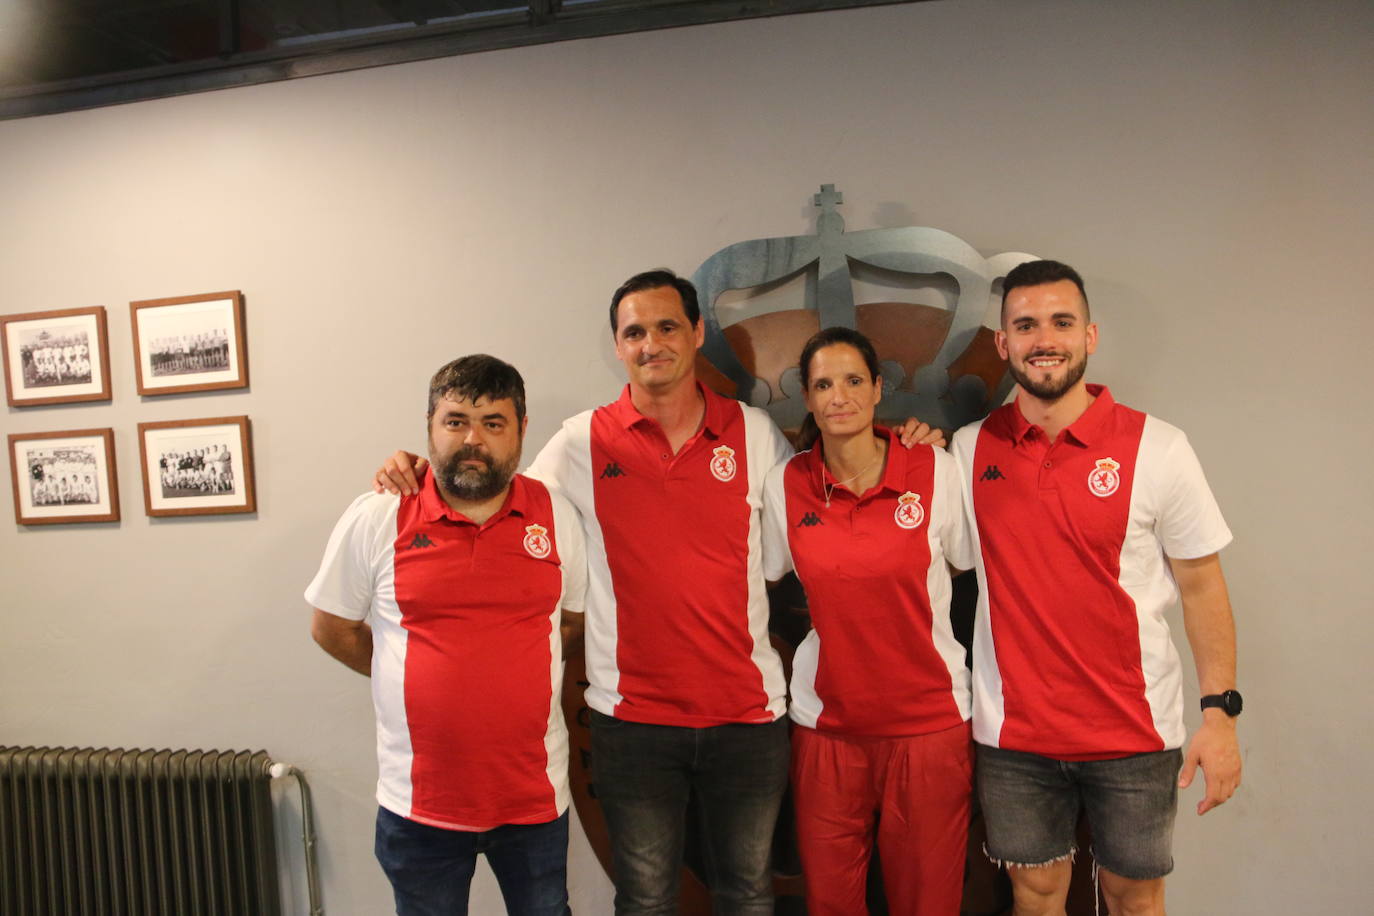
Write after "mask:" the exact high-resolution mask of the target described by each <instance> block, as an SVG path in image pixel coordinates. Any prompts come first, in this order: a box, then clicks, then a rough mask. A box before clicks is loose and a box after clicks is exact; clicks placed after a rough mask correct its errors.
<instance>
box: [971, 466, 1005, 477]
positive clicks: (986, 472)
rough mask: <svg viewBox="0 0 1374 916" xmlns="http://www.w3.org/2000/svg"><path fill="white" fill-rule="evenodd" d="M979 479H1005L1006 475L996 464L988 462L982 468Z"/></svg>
mask: <svg viewBox="0 0 1374 916" xmlns="http://www.w3.org/2000/svg"><path fill="white" fill-rule="evenodd" d="M978 479H979V480H1006V479H1007V475H1005V474H1003V473H1002V472H1001V471H1000V470H998V468H997V465H995V464H990V465H988V466H987V467H986V468H984V469H983V476H982V477H979V478H978Z"/></svg>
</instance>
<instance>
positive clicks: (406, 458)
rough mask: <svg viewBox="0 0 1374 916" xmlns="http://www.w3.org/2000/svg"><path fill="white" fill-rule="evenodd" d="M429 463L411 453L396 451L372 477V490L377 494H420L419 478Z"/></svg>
mask: <svg viewBox="0 0 1374 916" xmlns="http://www.w3.org/2000/svg"><path fill="white" fill-rule="evenodd" d="M427 467H429V462H428V461H426V460H425V459H424V458H421V457H420V456H419V455H416V454H414V453H413V452H407V451H398V452H396V453H395V454H393V455H392V456H391V457H390V458H388V459H387V460H386V463H385V464H383V465H382V466H381V468H380V469H378V471H377V473H376V474H374V475H372V489H373V490H375V491H376V492H378V493H394V494H400V495H402V496H414V495H415V494H416V493H419V492H420V478H421V477H423V476H424V473H425V468H427Z"/></svg>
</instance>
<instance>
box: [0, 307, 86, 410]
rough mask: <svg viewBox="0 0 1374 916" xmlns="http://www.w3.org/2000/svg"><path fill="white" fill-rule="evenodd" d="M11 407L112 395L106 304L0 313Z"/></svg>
mask: <svg viewBox="0 0 1374 916" xmlns="http://www.w3.org/2000/svg"><path fill="white" fill-rule="evenodd" d="M0 344H2V346H0V349H3V351H4V362H5V396H6V398H7V400H8V401H9V405H10V406H11V407H41V406H44V405H47V404H69V403H75V402H79V401H108V400H110V344H109V337H108V334H107V332H106V328H105V309H104V307H103V306H99V305H96V306H90V307H88V308H74V309H54V310H50V311H46V312H27V313H24V314H20V315H3V316H0Z"/></svg>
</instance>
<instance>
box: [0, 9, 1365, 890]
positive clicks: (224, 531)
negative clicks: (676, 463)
mask: <svg viewBox="0 0 1374 916" xmlns="http://www.w3.org/2000/svg"><path fill="white" fill-rule="evenodd" d="M1372 10H1374V7H1371V6H1370V5H1369V4H1368V3H1365V2H1359V0H1351V2H1344V3H1342V2H1313V3H1296V2H1295V3H1275V2H1270V3H1254V2H1230V3H1226V2H1218V3H1207V4H1197V3H1191V2H1174V3H1148V4H1147V3H1117V4H1110V5H1106V4H1098V3H1091V2H1068V0H1056V2H1050V0H1043V2H1027V3H991V2H980V0H961V2H957V3H955V2H943V3H922V4H916V5H911V6H899V7H888V8H879V9H870V10H863V11H855V12H845V13H832V14H822V15H811V16H802V17H791V18H786V19H773V20H760V21H754V22H747V23H736V24H728V25H720V26H711V27H701V28H692V29H681V30H675V31H669V32H660V33H655V34H648V35H638V36H627V37H616V38H605V39H598V40H593V41H583V42H576V43H565V44H557V45H550V46H545V47H537V48H528V49H522V50H514V51H504V52H497V53H490V54H482V55H475V56H469V57H462V58H452V59H447V60H438V61H430V62H425V63H416V64H407V65H403V66H396V67H391V68H386V69H379V70H372V71H366V72H358V73H348V74H341V75H334V76H326V77H319V78H313V79H306V80H298V81H294V82H288V83H278V84H274V85H267V86H259V87H253V88H246V89H239V90H230V91H222V92H215V93H210V94H204V95H197V96H192V97H186V98H180V99H168V100H162V101H153V102H145V103H140V104H136V105H129V106H124V107H118V108H107V109H103V110H98V111H89V112H78V113H72V114H64V115H58V116H53V117H45V118H37V119H32V120H24V121H11V122H7V123H3V124H0V201H3V202H4V209H3V217H0V311H3V312H5V313H10V312H21V311H31V310H37V309H48V308H63V307H74V306H80V305H90V304H103V305H105V306H106V307H107V308H108V309H109V317H110V345H111V350H112V362H113V385H114V392H115V395H114V401H113V403H111V404H100V405H95V406H73V407H59V408H48V409H28V410H23V411H16V410H12V409H11V410H8V412H7V413H6V414H5V415H4V426H5V430H6V431H38V430H49V429H70V428H78V427H89V426H111V427H113V428H114V429H115V435H116V449H117V454H118V465H119V478H120V480H119V482H120V489H121V491H122V496H123V500H122V501H123V513H124V521H123V522H121V523H120V524H119V525H117V526H111V525H107V526H79V527H64V526H57V527H49V528H47V529H36V528H35V529H28V528H20V527H18V526H12V525H10V524H8V523H6V524H5V525H4V526H3V530H0V564H3V582H4V590H3V599H0V601H2V603H0V615H3V616H2V617H0V626H2V627H3V634H4V635H3V637H0V743H11V744H37V743H52V744H77V745H91V744H94V745H103V744H110V745H126V746H166V745H171V746H190V747H247V746H255V747H256V746H262V747H266V748H267V749H269V750H270V751H271V752H272V753H273V755H274V756H276V757H277V758H278V759H281V760H286V761H290V762H293V763H295V764H297V765H299V766H301V767H303V768H304V769H305V770H306V771H307V772H308V773H309V774H310V777H311V779H312V781H313V784H314V786H315V788H316V791H317V794H318V803H319V811H318V822H319V828H320V830H321V832H322V835H323V839H322V842H321V848H320V858H321V863H322V866H323V871H324V889H325V893H326V903H327V907H328V912H329V913H331V914H333V916H344V914H365V913H366V914H371V913H378V912H383V911H385V909H386V906H387V900H388V896H387V889H386V885H385V881H384V879H383V878H382V876H381V874H380V873H379V871H378V870H377V868H376V867H375V865H374V863H373V862H372V860H371V853H370V844H371V840H370V821H371V817H372V812H373V808H372V801H371V793H372V783H373V779H374V763H373V759H372V752H373V751H372V739H371V733H372V726H371V721H370V709H369V705H368V698H367V684H366V682H365V681H364V679H362V678H360V677H357V676H356V675H353V674H352V673H350V672H348V671H346V670H345V669H344V668H343V667H341V666H339V665H338V664H336V663H334V662H332V661H331V660H329V659H327V658H326V657H324V656H323V655H322V654H321V653H320V652H319V651H318V650H317V649H316V648H315V646H314V645H313V644H312V643H311V642H310V640H309V637H308V636H307V633H306V622H307V619H308V609H307V608H306V606H305V604H304V602H303V600H302V599H301V595H300V593H301V589H302V588H303V586H304V585H305V583H306V582H307V580H308V579H309V578H310V576H311V574H312V573H313V571H314V569H315V565H316V564H317V562H318V559H319V554H320V551H321V549H322V548H323V545H324V541H325V538H326V536H327V534H328V531H329V528H330V526H331V524H332V523H333V521H334V519H335V518H336V517H337V515H338V513H339V512H340V511H341V510H342V509H343V507H344V506H345V505H347V502H348V501H349V500H350V499H351V498H352V497H353V495H355V494H356V493H357V492H359V491H360V490H361V488H362V485H363V484H364V482H365V481H366V479H367V477H368V475H369V473H370V471H371V469H372V468H373V467H375V465H376V464H377V462H378V460H379V459H380V458H381V457H382V456H384V455H385V454H387V453H389V452H390V451H391V450H392V449H393V448H395V447H397V446H410V447H412V448H422V447H423V443H424V439H423V426H422V424H423V413H422V401H423V396H424V385H425V382H426V379H427V376H428V374H429V372H430V371H432V370H433V369H434V368H435V367H437V366H438V365H439V364H441V363H442V362H444V361H445V360H447V359H449V358H451V357H453V356H456V355H459V354H462V353H465V352H469V351H474V350H484V351H489V352H492V353H496V354H499V355H501V356H503V357H505V358H507V359H510V360H512V361H513V362H515V363H516V364H517V365H519V366H520V367H521V368H522V370H524V371H525V373H526V375H527V380H528V383H529V387H530V391H531V392H532V398H531V403H530V411H531V414H532V423H531V427H530V436H529V442H528V443H527V447H528V450H529V453H530V454H532V453H533V450H534V449H537V448H538V447H539V446H540V445H542V444H543V442H544V440H545V439H546V438H547V437H548V435H549V434H550V433H551V432H552V431H553V430H554V429H555V428H556V424H557V423H558V421H560V420H561V419H562V418H563V417H564V416H566V415H568V414H570V413H572V412H573V411H575V410H578V409H580V408H583V407H585V406H588V405H591V404H594V403H598V402H602V401H605V400H607V399H610V398H611V397H613V396H614V395H615V394H616V392H617V391H618V389H619V386H620V384H621V378H620V374H619V372H618V369H619V367H618V365H617V364H616V363H615V362H614V360H613V358H612V356H611V352H610V346H609V339H608V334H607V331H606V328H605V326H604V318H603V307H604V303H605V301H606V297H607V295H608V293H609V292H610V290H611V289H612V288H613V287H614V285H615V284H616V283H617V282H618V281H619V280H621V279H622V278H623V277H624V276H626V275H628V274H629V273H631V272H633V271H635V270H637V269H641V268H644V267H648V266H654V265H660V264H668V265H672V266H674V267H677V268H679V269H681V270H686V271H690V270H692V269H693V268H694V267H695V266H696V265H697V264H698V263H699V262H700V261H701V260H702V259H704V258H705V257H706V256H708V255H709V254H711V253H712V252H714V251H715V250H717V249H718V248H720V247H722V246H723V245H726V244H729V243H731V242H735V241H738V240H742V239H747V238H753V237H757V236H765V235H786V234H792V233H801V232H810V231H812V221H811V210H810V194H811V193H812V192H813V191H814V190H815V187H816V185H817V184H819V183H820V182H822V181H825V182H835V183H836V184H837V185H838V187H839V188H840V189H841V190H842V191H843V192H844V194H845V200H846V204H845V205H844V207H843V213H844V215H845V217H846V220H847V222H848V225H849V228H851V229H861V228H869V227H873V226H900V225H928V226H935V227H938V228H941V229H945V230H948V231H951V232H953V233H955V234H957V235H959V236H961V237H963V238H965V239H967V240H968V241H969V242H970V243H972V244H973V245H975V246H976V247H978V248H980V249H982V250H984V251H985V252H989V253H992V252H996V251H1002V250H1021V251H1030V252H1035V253H1037V254H1042V255H1047V256H1056V257H1060V258H1062V259H1064V260H1067V261H1070V262H1072V263H1074V264H1076V265H1078V266H1079V267H1080V268H1082V269H1083V271H1084V273H1085V274H1086V276H1087V279H1088V283H1089V288H1090V291H1091V293H1092V295H1093V302H1094V307H1095V317H1096V318H1097V319H1098V320H1099V322H1100V324H1101V326H1102V344H1101V347H1100V349H1099V352H1098V355H1097V356H1096V357H1095V359H1094V362H1093V366H1092V371H1091V375H1092V376H1093V377H1096V378H1097V379H1098V380H1106V381H1109V382H1111V383H1112V386H1113V390H1114V391H1115V393H1116V394H1117V396H1118V397H1119V398H1120V399H1121V400H1123V401H1125V402H1127V403H1129V404H1132V405H1134V406H1137V407H1141V408H1145V409H1148V410H1150V411H1152V412H1154V413H1156V414H1158V415H1160V416H1162V417H1163V418H1165V419H1168V420H1170V421H1171V422H1174V423H1176V424H1178V425H1180V426H1182V427H1183V428H1184V429H1186V430H1187V431H1188V432H1189V433H1190V435H1191V438H1192V440H1193V442H1194V444H1195V446H1196V448H1197V450H1198V452H1199V453H1200V455H1201V457H1202V460H1203V463H1204V465H1205V466H1206V468H1207V470H1208V472H1209V476H1210V478H1211V482H1212V485H1213V488H1214V489H1215V491H1216V493H1217V496H1218V498H1219V499H1220V501H1221V504H1222V507H1223V509H1224V510H1225V512H1226V514H1227V517H1228V520H1229V522H1230V524H1231V526H1232V528H1233V529H1234V530H1235V531H1236V533H1237V538H1236V542H1235V544H1234V545H1233V546H1231V547H1230V548H1228V549H1227V550H1226V551H1225V554H1224V563H1225V567H1226V570H1227V574H1228V577H1229V580H1230V583H1231V588H1232V594H1233V598H1234V603H1235V607H1236V611H1237V616H1238V619H1239V624H1240V659H1241V668H1240V671H1241V679H1240V685H1241V687H1242V688H1243V689H1244V690H1245V692H1246V696H1247V700H1248V702H1249V704H1250V707H1249V710H1248V711H1247V712H1246V714H1245V716H1244V718H1243V719H1242V725H1241V736H1242V746H1243V750H1244V753H1245V760H1246V774H1245V786H1244V787H1243V788H1242V789H1241V791H1240V794H1239V795H1238V796H1237V797H1236V798H1235V800H1233V801H1232V802H1231V803H1230V804H1228V805H1227V806H1225V807H1224V808H1222V809H1221V810H1219V811H1217V812H1215V813H1213V814H1209V815H1208V816H1206V817H1205V818H1201V819H1199V818H1198V817H1197V816H1196V815H1195V814H1193V813H1192V810H1191V809H1192V807H1193V804H1194V803H1195V801H1196V799H1197V797H1198V795H1199V790H1198V789H1194V790H1192V791H1191V792H1189V793H1187V794H1186V796H1185V798H1184V801H1183V803H1182V806H1181V811H1180V815H1179V824H1178V830H1177V853H1178V869H1177V872H1176V873H1175V876H1174V878H1173V879H1172V884H1171V891H1170V894H1171V902H1172V909H1173V911H1174V912H1178V913H1184V914H1188V913H1208V914H1212V913H1275V914H1278V913H1297V912H1355V911H1363V910H1365V909H1366V908H1367V905H1368V904H1367V902H1366V901H1365V899H1364V895H1360V896H1358V897H1357V894H1356V886H1357V884H1362V883H1363V881H1362V880H1361V879H1362V877H1363V876H1362V875H1360V874H1358V864H1357V861H1358V859H1359V858H1360V856H1361V853H1360V849H1361V848H1362V847H1361V845H1360V844H1361V841H1360V840H1359V839H1358V837H1359V836H1360V835H1362V833H1361V831H1360V828H1361V827H1362V826H1363V825H1366V824H1368V823H1370V822H1371V821H1374V803H1371V794H1370V793H1369V792H1368V790H1367V785H1366V784H1367V774H1368V770H1369V764H1368V757H1369V739H1368V736H1369V734H1370V731H1371V726H1374V722H1371V715H1370V712H1369V696H1370V689H1369V679H1368V677H1367V675H1366V674H1365V673H1364V672H1365V670H1366V666H1365V658H1364V656H1365V654H1366V647H1367V646H1368V645H1369V644H1370V643H1371V641H1372V640H1374V623H1371V615H1370V614H1369V611H1370V601H1369V599H1368V597H1367V595H1366V593H1365V592H1364V590H1363V588H1360V587H1358V586H1357V584H1356V577H1355V576H1354V571H1355V570H1356V569H1357V568H1358V566H1359V565H1361V564H1362V563H1363V562H1365V556H1364V554H1365V552H1366V549H1367V546H1368V544H1369V543H1370V540H1371V534H1374V532H1371V525H1370V509H1371V507H1372V506H1374V499H1371V495H1372V494H1371V478H1372V476H1374V475H1371V474H1370V473H1369V471H1368V470H1367V469H1366V467H1365V462H1364V461H1363V460H1361V459H1362V458H1363V456H1365V455H1368V454H1369V453H1370V451H1371V448H1372V447H1374V441H1371V434H1370V427H1369V425H1368V424H1367V422H1364V421H1360V420H1359V419H1358V417H1359V415H1360V413H1364V414H1365V415H1366V416H1367V408H1363V409H1357V408H1354V405H1355V404H1356V403H1357V399H1358V401H1359V402H1360V403H1361V404H1362V402H1363V400H1364V399H1363V397H1358V398H1357V395H1358V392H1359V390H1360V386H1361V383H1362V382H1363V380H1364V379H1365V377H1366V371H1365V370H1366V366H1365V363H1366V361H1367V360H1368V354H1367V350H1368V345H1369V340H1370V337H1371V334H1374V320H1371V318H1370V314H1369V310H1368V309H1367V307H1365V306H1364V304H1363V303H1364V300H1365V299H1367V296H1368V293H1367V290H1365V289H1364V288H1363V284H1362V283H1361V281H1362V280H1363V277H1362V276H1360V275H1361V274H1363V273H1365V272H1366V271H1367V269H1368V263H1369V257H1368V255H1369V252H1370V251H1371V250H1374V224H1372V223H1371V217H1370V210H1369V205H1370V202H1371V200H1374V179H1372V178H1371V170H1370V167H1369V162H1370V150H1371V149H1374V126H1372V121H1371V110H1370V105H1369V89H1370V87H1371V86H1374V41H1371V36H1374V12H1372ZM228 288H237V289H242V290H243V291H244V293H245V294H246V297H247V314H248V318H249V331H248V338H249V345H250V364H251V369H252V388H251V390H249V391H247V392H243V393H236V394H211V395H204V396H184V397H163V398H153V399H147V400H140V398H138V397H137V396H136V395H135V393H134V380H133V377H132V356H131V347H130V340H129V319H128V309H127V303H128V302H129V301H130V300H134V299H145V298H154V297H161V296H172V295H182V294H190V293H198V292H207V291H211V290H219V289H228ZM236 413H246V414H249V415H250V416H251V417H252V420H253V424H254V425H253V430H254V436H255V451H256V457H257V465H258V470H257V480H258V487H259V507H260V508H259V512H258V514H257V516H256V517H253V518H227V519H219V520H216V519H207V520H190V521H187V520H157V521H153V520H150V519H148V518H147V517H145V516H144V514H143V511H142V505H141V500H140V491H141V483H140V476H139V471H138V448H137V443H136V439H135V426H136V424H137V423H138V422H140V421H145V420H162V419H173V418H180V417H197V416H216V415H223V414H236ZM10 498H11V497H10V495H9V492H8V485H6V486H5V488H4V496H3V497H0V500H2V501H3V502H4V503H5V505H4V506H2V507H0V510H3V512H5V513H8V512H9V511H10V508H9V505H8V503H9V501H10ZM1175 619H1177V617H1176V618H1175ZM1195 720H1196V716H1192V717H1191V718H1190V721H1195ZM294 880H295V883H294V885H293V887H292V891H293V892H296V893H299V892H300V883H299V879H298V878H297V879H294ZM572 883H573V896H574V907H575V908H576V909H577V910H578V912H581V913H604V912H608V911H609V899H610V897H609V884H608V883H607V882H606V880H605V879H604V877H602V876H601V875H600V874H599V873H598V872H597V870H596V868H595V866H594V865H593V864H592V863H591V859H590V858H589V853H588V851H587V849H586V847H585V843H584V842H582V841H581V840H580V839H579V841H578V842H577V843H576V844H575V848H574V851H573V878H572ZM475 895H476V896H475V903H476V906H475V912H481V913H492V912H499V911H500V905H499V902H498V900H499V898H498V897H497V895H496V893H495V890H494V884H493V883H492V881H491V879H490V877H489V875H485V874H484V875H483V877H482V878H481V880H480V883H479V886H478V887H477V889H476V891H475Z"/></svg>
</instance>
